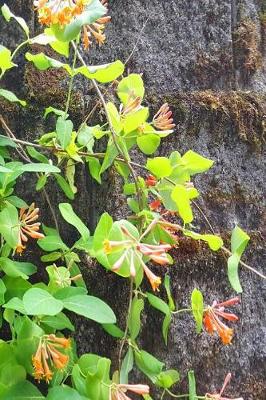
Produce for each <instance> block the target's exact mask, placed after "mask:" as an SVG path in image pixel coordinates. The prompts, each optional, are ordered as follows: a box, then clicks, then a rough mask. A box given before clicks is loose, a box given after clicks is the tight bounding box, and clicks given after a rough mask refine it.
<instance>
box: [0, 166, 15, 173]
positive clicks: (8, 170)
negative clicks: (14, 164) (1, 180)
mask: <svg viewBox="0 0 266 400" xmlns="http://www.w3.org/2000/svg"><path fill="white" fill-rule="evenodd" d="M0 172H2V173H3V174H9V173H10V172H13V171H12V169H8V168H6V167H3V166H2V165H0Z"/></svg>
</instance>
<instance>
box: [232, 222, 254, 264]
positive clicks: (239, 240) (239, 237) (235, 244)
mask: <svg viewBox="0 0 266 400" xmlns="http://www.w3.org/2000/svg"><path fill="white" fill-rule="evenodd" d="M249 240H250V237H249V236H248V235H247V234H246V232H244V231H243V230H242V229H241V228H239V226H236V227H235V228H234V229H233V232H232V237H231V250H232V253H233V254H237V255H238V256H239V257H241V256H242V254H243V252H244V251H245V248H246V247H247V244H248V242H249Z"/></svg>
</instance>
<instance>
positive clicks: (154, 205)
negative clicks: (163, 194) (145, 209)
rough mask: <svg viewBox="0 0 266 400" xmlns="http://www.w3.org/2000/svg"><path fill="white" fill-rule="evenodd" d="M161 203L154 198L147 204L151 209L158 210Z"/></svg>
mask: <svg viewBox="0 0 266 400" xmlns="http://www.w3.org/2000/svg"><path fill="white" fill-rule="evenodd" d="M161 205H162V203H161V201H160V200H154V201H152V202H151V203H150V204H149V207H150V210H151V211H159V210H160V207H161Z"/></svg>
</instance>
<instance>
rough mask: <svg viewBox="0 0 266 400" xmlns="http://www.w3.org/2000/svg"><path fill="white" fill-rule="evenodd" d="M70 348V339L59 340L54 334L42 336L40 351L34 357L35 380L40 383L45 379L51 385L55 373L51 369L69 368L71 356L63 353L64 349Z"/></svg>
mask: <svg viewBox="0 0 266 400" xmlns="http://www.w3.org/2000/svg"><path fill="white" fill-rule="evenodd" d="M69 348H70V339H66V338H64V337H62V338H59V337H56V336H55V335H53V334H51V335H45V336H42V337H41V338H40V341H39V346H38V349H37V351H36V353H35V355H34V356H33V357H32V364H33V368H34V378H35V379H37V380H38V381H41V380H42V379H43V380H45V381H46V382H47V383H49V381H50V380H51V379H52V377H53V372H52V371H51V369H50V368H52V367H54V368H56V369H63V368H65V367H66V366H67V364H68V361H69V356H68V355H66V354H64V353H62V349H69ZM58 349H60V350H58Z"/></svg>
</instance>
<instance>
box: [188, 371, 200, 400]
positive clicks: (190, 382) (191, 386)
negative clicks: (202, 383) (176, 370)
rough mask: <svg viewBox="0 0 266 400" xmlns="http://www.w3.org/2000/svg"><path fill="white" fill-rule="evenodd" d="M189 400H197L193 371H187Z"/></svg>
mask: <svg viewBox="0 0 266 400" xmlns="http://www.w3.org/2000/svg"><path fill="white" fill-rule="evenodd" d="M188 388H189V400H197V399H198V397H197V388H196V379H195V375H194V371H188Z"/></svg>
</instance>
